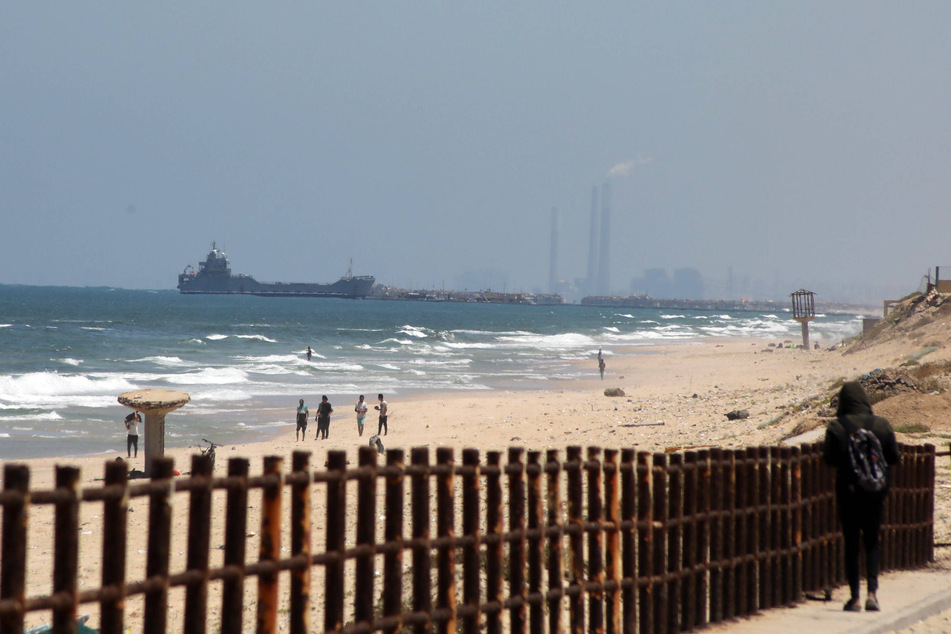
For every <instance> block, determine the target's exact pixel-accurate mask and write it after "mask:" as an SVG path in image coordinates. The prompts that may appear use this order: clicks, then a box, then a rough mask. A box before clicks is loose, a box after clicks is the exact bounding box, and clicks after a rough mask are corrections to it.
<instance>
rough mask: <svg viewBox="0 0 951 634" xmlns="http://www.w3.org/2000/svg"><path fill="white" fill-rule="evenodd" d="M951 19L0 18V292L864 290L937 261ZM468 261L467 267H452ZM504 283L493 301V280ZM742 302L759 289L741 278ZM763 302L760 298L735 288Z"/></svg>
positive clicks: (185, 11)
mask: <svg viewBox="0 0 951 634" xmlns="http://www.w3.org/2000/svg"><path fill="white" fill-rule="evenodd" d="M948 23H951V4H949V3H943V2H935V1H932V2H920V3H913V4H907V3H884V2H836V3H831V4H830V3H825V2H797V3H782V4H780V3H757V2H723V3H680V2H677V3H663V4H658V5H640V4H637V3H628V2H608V3H604V4H600V5H598V6H583V7H571V6H566V5H563V4H554V5H553V4H552V3H541V2H527V3H517V4H514V5H513V4H511V3H501V2H492V3H477V4H470V5H456V4H452V3H450V4H444V3H403V2H396V3H390V2H379V1H370V2H360V3H312V4H306V5H298V4H293V3H277V4H273V3H272V4H260V3H249V2H245V1H240V2H234V3H229V4H227V5H216V4H213V3H202V2H199V3H194V2H168V3H159V4H154V3H145V4H140V3H122V4H99V3H93V4H89V3H82V4H65V3H64V4H55V5H50V4H47V3H26V2H12V3H5V4H3V5H2V6H0V81H2V85H3V86H4V89H3V91H0V214H2V218H3V226H4V231H2V232H0V283H5V284H37V285H70V286H116V287H126V288H173V287H174V286H175V283H176V276H177V274H178V273H180V272H181V271H182V269H183V268H184V267H185V265H186V264H193V265H194V264H196V263H197V262H198V261H199V259H202V258H203V257H204V255H205V254H206V253H207V251H208V248H209V246H210V243H211V242H212V241H213V240H215V241H217V243H218V245H219V246H222V247H224V248H226V250H227V251H228V254H229V256H230V257H231V261H232V266H233V269H234V270H235V272H241V273H249V274H252V275H254V276H255V277H257V278H258V279H260V280H269V281H325V282H329V281H333V280H335V279H337V278H338V277H339V276H340V275H341V274H343V273H344V272H345V271H346V270H347V266H348V263H349V261H350V259H351V258H352V260H353V267H354V273H357V274H372V275H375V276H376V278H377V281H378V282H379V283H384V284H391V285H397V286H404V287H415V288H430V287H437V288H453V287H457V286H456V284H457V282H458V281H459V280H463V279H471V278H472V276H473V275H475V276H478V275H479V274H486V275H489V274H495V275H496V276H501V277H503V278H504V279H505V280H506V286H507V290H526V291H528V290H541V291H545V290H547V285H548V260H549V255H548V254H549V230H550V224H549V223H550V214H551V209H552V207H557V208H558V209H559V211H560V215H561V243H560V248H559V252H560V260H559V264H558V270H559V274H560V276H561V277H564V278H569V279H572V278H580V277H583V276H584V275H585V273H586V262H587V251H588V222H589V211H590V200H591V188H592V186H600V185H601V184H603V183H604V182H605V181H606V180H607V179H608V178H609V176H608V175H609V173H612V174H611V176H610V180H611V186H612V192H613V193H612V238H611V289H612V291H613V292H614V293H615V294H622V295H623V294H629V293H630V292H631V289H630V282H631V279H632V278H636V277H639V276H641V275H642V274H643V272H644V270H645V269H648V268H656V267H664V268H666V269H667V270H668V272H669V273H672V272H673V271H674V270H675V269H679V268H687V267H690V268H696V269H698V270H699V271H700V272H701V273H702V274H703V276H704V278H705V281H706V282H707V283H708V291H707V294H708V295H709V296H712V297H716V296H723V295H725V293H724V289H723V285H722V282H723V281H724V280H725V279H726V278H727V276H728V274H729V273H730V272H731V271H732V275H733V277H734V278H735V279H736V280H738V281H739V280H746V281H748V282H750V283H751V284H752V283H753V282H756V283H758V284H759V285H758V286H752V287H753V288H763V289H773V291H775V292H776V293H786V294H788V293H789V292H791V291H793V290H795V289H797V288H800V287H805V288H809V289H811V290H815V291H817V292H818V293H819V296H817V300H825V301H831V300H842V301H853V302H856V301H866V302H872V303H878V302H879V301H881V300H882V299H891V298H896V297H898V296H901V295H904V294H906V293H908V292H910V291H912V290H915V289H916V288H918V287H919V285H920V282H921V278H922V276H923V275H924V274H925V273H927V272H928V270H929V268H931V267H933V266H936V265H938V266H941V265H944V264H947V265H949V267H951V254H948V253H947V251H948V249H947V246H946V245H947V244H948V239H947V236H946V232H947V230H948V228H949V222H948V219H949V218H951V214H949V211H948V206H949V202H951V179H949V178H948V176H947V175H948V174H949V172H951V169H949V168H951V152H949V149H951V125H949V124H948V120H949V116H948V112H949V111H951V107H949V106H951V76H949V74H948V73H947V70H946V69H947V64H948V61H949V60H951V39H949V38H948V37H947V34H946V32H945V31H946V28H945V25H947V24H948ZM467 273H468V274H469V276H468V277H466V274H467ZM499 290H502V289H499ZM764 292H765V291H764ZM756 299H769V297H756Z"/></svg>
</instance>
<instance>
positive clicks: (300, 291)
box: [178, 273, 375, 299]
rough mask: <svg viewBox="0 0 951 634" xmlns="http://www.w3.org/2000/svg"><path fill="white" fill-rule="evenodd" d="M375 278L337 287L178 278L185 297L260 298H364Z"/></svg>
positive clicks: (232, 278)
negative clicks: (239, 296)
mask: <svg viewBox="0 0 951 634" xmlns="http://www.w3.org/2000/svg"><path fill="white" fill-rule="evenodd" d="M374 281H375V279H374V278H373V277H372V276H369V275H365V276H358V277H350V278H341V279H340V280H338V281H336V282H334V283H333V284H311V283H306V282H300V283H284V282H258V281H257V280H256V279H254V278H253V277H251V276H250V275H228V276H224V275H221V276H218V275H201V274H198V275H188V274H184V273H183V274H182V275H179V278H178V290H179V292H181V293H182V294H183V295H257V296H259V297H340V298H345V299H363V298H364V297H366V296H367V295H369V293H370V289H371V288H372V287H373V282H374Z"/></svg>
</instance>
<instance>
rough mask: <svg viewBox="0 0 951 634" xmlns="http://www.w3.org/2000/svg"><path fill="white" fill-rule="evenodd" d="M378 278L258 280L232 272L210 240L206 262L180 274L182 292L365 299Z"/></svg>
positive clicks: (348, 273) (349, 270)
mask: <svg viewBox="0 0 951 634" xmlns="http://www.w3.org/2000/svg"><path fill="white" fill-rule="evenodd" d="M375 281H376V278H374V277H373V276H372V275H353V273H352V267H351V269H348V270H347V274H346V275H344V276H343V277H341V278H340V279H339V280H337V281H336V282H334V283H332V284H316V283H312V282H259V281H257V280H256V279H254V278H253V277H251V276H250V275H240V274H239V275H234V274H232V273H231V262H230V261H229V260H228V256H227V255H225V252H224V251H222V250H221V249H219V248H217V247H216V246H215V243H214V242H212V243H211V252H209V253H208V257H207V258H205V261H204V262H199V263H198V270H197V271H196V270H195V269H194V267H192V265H190V264H189V265H188V266H186V267H185V271H184V272H183V273H181V274H179V276H178V290H179V292H180V293H182V294H186V295H187V294H203V295H260V296H261V297H341V298H347V299H363V298H364V297H366V296H367V295H368V294H369V293H370V289H371V288H372V287H373V283H374V282H375Z"/></svg>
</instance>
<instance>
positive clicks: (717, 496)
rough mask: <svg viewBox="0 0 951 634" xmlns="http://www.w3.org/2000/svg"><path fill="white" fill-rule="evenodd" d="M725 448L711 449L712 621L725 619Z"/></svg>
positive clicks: (717, 621)
mask: <svg viewBox="0 0 951 634" xmlns="http://www.w3.org/2000/svg"><path fill="white" fill-rule="evenodd" d="M723 471H724V469H723V450H722V449H720V448H719V447H714V448H713V449H711V450H710V622H711V623H719V622H720V621H722V620H723V590H724V588H723V585H724V584H723V579H724V571H723V569H724V567H725V566H724V563H723V515H724V513H723V505H724V502H723V498H724V495H725V491H724V489H725V488H726V483H725V481H724V480H725V478H726V476H725V474H724V472H723Z"/></svg>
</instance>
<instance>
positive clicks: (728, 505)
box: [720, 449, 737, 620]
mask: <svg viewBox="0 0 951 634" xmlns="http://www.w3.org/2000/svg"><path fill="white" fill-rule="evenodd" d="M723 484H724V485H725V488H724V490H723V507H722V511H723V513H722V518H723V520H722V522H721V523H720V530H721V531H722V540H723V541H722V546H721V548H722V550H721V555H722V561H723V612H722V613H721V616H722V618H723V619H727V620H728V619H732V618H733V617H734V616H736V594H737V593H736V450H734V449H730V450H727V451H724V452H723Z"/></svg>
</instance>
